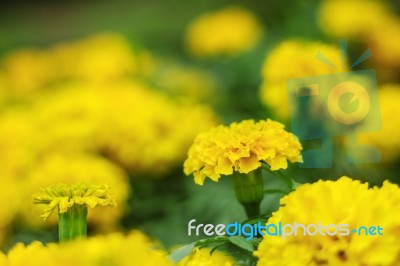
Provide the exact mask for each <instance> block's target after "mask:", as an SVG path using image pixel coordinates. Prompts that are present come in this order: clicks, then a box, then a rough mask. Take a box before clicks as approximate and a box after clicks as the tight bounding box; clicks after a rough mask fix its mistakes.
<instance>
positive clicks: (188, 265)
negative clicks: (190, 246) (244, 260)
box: [178, 248, 235, 266]
mask: <svg viewBox="0 0 400 266" xmlns="http://www.w3.org/2000/svg"><path fill="white" fill-rule="evenodd" d="M205 265H207V266H233V265H235V261H234V260H233V259H232V258H231V257H229V256H227V255H225V254H224V253H222V252H219V251H215V252H213V254H210V250H209V249H207V248H202V249H198V248H197V249H195V250H193V252H192V254H190V255H189V256H187V257H185V258H183V259H182V260H181V261H180V262H179V263H178V266H205Z"/></svg>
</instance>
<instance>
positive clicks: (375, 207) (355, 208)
mask: <svg viewBox="0 0 400 266" xmlns="http://www.w3.org/2000/svg"><path fill="white" fill-rule="evenodd" d="M280 203H281V207H280V209H279V210H278V211H277V212H275V213H273V215H272V217H271V218H270V219H269V221H268V223H278V222H282V224H294V223H295V222H297V223H300V224H304V225H306V226H307V225H310V224H317V223H320V224H321V225H323V226H327V225H329V224H336V225H339V224H348V229H349V230H352V229H354V228H359V227H360V226H366V227H369V226H378V225H379V226H381V227H382V228H383V234H384V236H383V237H381V236H378V235H376V236H371V235H369V236H366V235H357V234H354V233H352V232H351V231H350V232H349V234H347V235H340V234H335V235H329V234H327V233H325V235H320V234H317V235H313V236H310V235H306V236H305V235H304V234H303V233H302V231H301V229H300V231H299V232H298V234H297V235H291V236H286V237H285V238H282V237H273V236H266V237H264V239H263V240H262V241H261V243H260V245H259V247H258V250H257V251H256V252H255V256H256V257H258V258H259V261H258V264H257V265H259V266H264V265H288V266H291V265H322V264H323V265H366V266H368V265H399V263H400V256H399V254H400V188H399V187H398V186H397V185H394V184H391V183H389V182H388V181H385V182H384V184H383V186H382V187H381V188H377V187H374V188H368V184H366V183H364V184H363V183H361V182H359V181H355V180H352V179H350V178H348V177H342V178H340V179H339V180H337V181H322V180H320V181H318V182H316V183H314V184H305V185H302V186H299V187H298V188H297V189H296V190H295V191H294V192H292V193H290V194H289V195H287V196H285V197H283V198H282V199H281V202H280Z"/></svg>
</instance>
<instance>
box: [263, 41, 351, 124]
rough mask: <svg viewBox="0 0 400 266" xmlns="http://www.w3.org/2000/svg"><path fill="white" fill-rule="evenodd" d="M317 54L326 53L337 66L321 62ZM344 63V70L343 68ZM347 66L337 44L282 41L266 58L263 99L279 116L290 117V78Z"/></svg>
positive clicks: (329, 71)
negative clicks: (287, 84)
mask: <svg viewBox="0 0 400 266" xmlns="http://www.w3.org/2000/svg"><path fill="white" fill-rule="evenodd" d="M318 53H321V54H323V55H324V56H325V57H326V58H327V59H329V61H330V62H332V64H334V65H335V66H336V68H334V67H332V66H330V65H327V64H325V63H324V62H322V61H319V60H318V59H317V58H316V55H317V54H318ZM342 63H344V64H345V66H344V67H345V69H342ZM346 69H347V66H346V62H342V57H341V54H340V50H339V49H338V48H336V47H334V46H331V45H328V44H323V43H320V42H305V41H298V40H288V41H285V42H282V43H281V44H279V46H277V47H276V48H274V49H273V50H272V51H271V52H270V53H269V54H268V56H267V58H266V59H265V62H264V66H263V69H262V76H263V83H262V85H261V99H262V100H263V102H264V103H265V104H266V105H267V106H268V107H270V108H271V109H272V110H273V111H274V112H275V114H276V115H277V116H278V117H280V118H282V119H288V118H289V106H288V102H289V101H288V96H287V88H286V83H287V81H288V80H289V79H292V78H302V77H312V76H319V75H326V74H332V73H337V72H339V71H341V70H342V71H344V70H346Z"/></svg>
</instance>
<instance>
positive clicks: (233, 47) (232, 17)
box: [186, 6, 261, 57]
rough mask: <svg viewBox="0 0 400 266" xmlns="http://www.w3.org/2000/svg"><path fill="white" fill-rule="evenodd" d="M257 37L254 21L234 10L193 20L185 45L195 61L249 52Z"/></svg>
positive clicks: (257, 27) (256, 26)
mask: <svg viewBox="0 0 400 266" xmlns="http://www.w3.org/2000/svg"><path fill="white" fill-rule="evenodd" d="M260 37H261V26H260V24H259V22H258V20H257V18H256V17H255V16H254V15H253V14H252V13H250V12H249V11H247V10H245V9H242V8H239V7H235V6H234V7H227V8H225V9H222V10H218V11H214V12H210V13H206V14H203V15H201V16H200V17H198V18H197V19H195V20H194V21H193V22H192V24H191V25H189V27H188V30H187V36H186V44H187V46H188V49H189V51H190V52H191V53H192V54H193V55H195V56H198V57H212V56H218V55H234V54H239V53H241V52H244V51H246V50H249V49H250V48H252V47H253V46H254V45H255V44H256V43H257V41H258V40H259V39H260Z"/></svg>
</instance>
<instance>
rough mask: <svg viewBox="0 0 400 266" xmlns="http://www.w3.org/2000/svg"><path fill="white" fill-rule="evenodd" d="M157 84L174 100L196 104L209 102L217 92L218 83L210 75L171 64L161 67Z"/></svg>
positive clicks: (156, 79) (156, 80) (167, 63)
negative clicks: (187, 100)
mask: <svg viewBox="0 0 400 266" xmlns="http://www.w3.org/2000/svg"><path fill="white" fill-rule="evenodd" d="M155 83H156V85H157V86H158V87H160V88H161V89H163V90H164V91H166V92H167V93H168V94H170V95H171V96H172V97H174V98H183V99H190V100H194V101H196V102H209V101H210V100H212V99H213V96H214V95H215V90H216V82H215V80H214V79H213V77H212V76H211V74H210V73H208V72H206V71H202V70H200V69H196V68H190V67H184V66H179V65H176V64H173V63H171V62H166V63H165V65H161V66H160V71H159V73H158V75H157V76H156V78H155Z"/></svg>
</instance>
